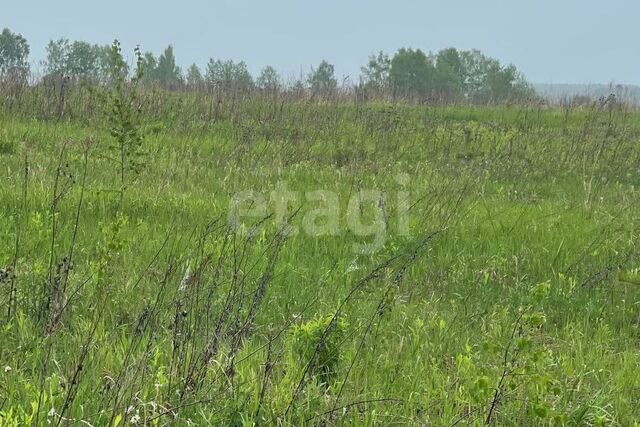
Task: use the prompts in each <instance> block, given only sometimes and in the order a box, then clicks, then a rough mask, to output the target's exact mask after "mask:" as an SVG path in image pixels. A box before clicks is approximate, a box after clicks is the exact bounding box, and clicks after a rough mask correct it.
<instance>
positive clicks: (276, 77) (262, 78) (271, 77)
mask: <svg viewBox="0 0 640 427" xmlns="http://www.w3.org/2000/svg"><path fill="white" fill-rule="evenodd" d="M256 85H257V86H258V87H259V88H260V89H263V90H268V91H277V90H278V89H280V87H281V86H282V83H281V79H280V74H278V71H276V69H275V68H273V67H272V66H270V65H267V66H266V67H264V68H263V69H262V71H260V75H259V76H258V78H257V79H256Z"/></svg>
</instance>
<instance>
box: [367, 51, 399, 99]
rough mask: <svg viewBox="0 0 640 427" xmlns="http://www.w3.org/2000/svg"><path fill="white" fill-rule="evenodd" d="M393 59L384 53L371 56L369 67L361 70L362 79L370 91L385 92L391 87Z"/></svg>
mask: <svg viewBox="0 0 640 427" xmlns="http://www.w3.org/2000/svg"><path fill="white" fill-rule="evenodd" d="M390 70H391V59H390V58H389V55H387V54H386V53H384V52H379V53H378V54H377V55H371V56H369V62H368V63H367V65H365V66H364V67H362V68H361V71H362V73H361V76H360V79H361V81H362V83H363V84H364V86H365V87H366V88H368V89H373V90H377V91H383V90H385V89H387V88H388V87H389V72H390Z"/></svg>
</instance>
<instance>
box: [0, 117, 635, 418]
mask: <svg viewBox="0 0 640 427" xmlns="http://www.w3.org/2000/svg"><path fill="white" fill-rule="evenodd" d="M254 107H255V106H247V107H246V110H243V112H242V113H241V114H231V113H229V114H228V115H225V114H221V116H220V117H219V118H218V120H217V121H216V122H215V123H214V124H212V125H206V126H205V125H203V124H202V123H200V122H198V121H197V120H196V119H195V118H194V120H193V123H192V124H191V125H190V124H189V120H188V118H189V113H188V112H187V111H185V112H183V113H182V116H179V115H178V116H176V115H175V114H174V115H170V116H167V117H166V119H162V120H161V119H159V118H158V117H155V118H150V119H149V122H150V123H164V125H163V126H155V127H154V128H153V129H152V130H151V131H150V132H149V136H148V138H147V141H146V145H145V147H146V150H147V152H148V153H147V155H146V156H145V158H144V159H145V162H146V167H145V168H144V170H143V172H142V173H141V174H140V175H139V176H136V177H135V179H133V180H132V181H131V185H130V188H128V189H127V192H126V197H125V206H124V209H122V211H120V212H119V208H118V203H117V200H118V197H117V192H116V191H114V189H117V188H118V187H117V185H118V184H117V166H116V165H115V164H114V162H113V161H112V159H111V158H112V157H113V156H114V152H113V151H111V150H110V149H109V144H110V140H109V137H108V136H107V134H106V133H105V132H104V131H103V130H101V125H100V124H99V123H97V122H85V123H83V122H82V121H81V120H74V121H73V122H63V123H56V122H49V121H35V120H34V121H28V120H26V119H18V118H15V117H13V116H11V115H5V116H4V117H3V118H2V119H0V163H1V168H0V174H1V175H2V182H3V185H2V186H1V187H0V202H1V206H2V209H1V210H0V241H1V242H3V244H2V245H1V246H0V267H2V266H9V265H11V264H12V263H13V260H14V257H15V239H16V233H19V236H20V242H19V249H18V257H17V267H16V273H17V274H16V280H15V287H16V290H17V293H16V298H15V309H14V311H13V312H12V314H11V316H10V317H9V318H7V317H6V312H7V309H8V301H9V290H8V289H9V286H10V285H9V282H8V281H5V282H4V283H2V285H1V287H0V301H1V302H2V307H3V313H2V317H3V320H2V330H1V331H0V342H2V345H1V346H0V364H1V366H2V367H3V368H4V367H5V366H6V367H7V368H6V369H3V370H2V371H0V411H2V412H0V420H2V421H1V422H3V423H7V424H11V423H19V424H22V423H26V422H28V421H29V420H34V419H35V418H36V412H39V415H37V417H38V420H39V421H38V422H42V421H43V420H44V419H45V418H47V413H49V416H48V417H49V418H50V419H52V420H57V416H56V414H60V413H61V412H62V411H63V410H64V418H65V419H76V420H79V419H84V420H87V421H89V422H91V423H92V424H94V425H103V424H107V423H108V422H112V423H115V422H121V423H122V422H125V421H127V422H128V421H130V420H131V418H132V417H136V416H139V417H140V420H141V422H145V421H147V422H156V423H159V424H165V423H168V422H170V421H171V420H172V419H173V420H174V421H175V422H177V423H178V424H179V425H181V424H183V423H186V420H192V421H194V422H196V423H198V424H201V423H205V422H207V421H208V422H210V423H211V424H212V425H217V424H219V423H222V422H224V423H232V422H233V423H237V424H245V425H250V424H251V423H253V422H256V421H259V420H264V421H268V422H275V421H276V420H279V421H280V422H281V423H284V424H286V423H293V424H296V425H297V424H301V423H302V422H304V421H305V420H306V421H308V422H309V423H312V424H316V423H319V422H321V421H322V420H325V421H328V422H330V423H341V422H345V423H349V424H351V423H362V424H371V423H384V424H386V423H390V422H397V423H400V424H407V423H408V424H414V423H416V424H420V423H423V424H434V425H451V424H453V423H455V422H456V421H459V422H461V423H462V424H469V423H471V424H473V423H480V424H481V423H483V422H484V421H485V420H486V419H487V417H488V416H489V413H491V417H492V420H493V421H495V422H497V423H498V424H501V425H505V424H506V425H509V424H511V425H532V424H540V423H541V424H548V423H552V422H556V423H559V424H563V423H569V424H570V423H572V422H573V423H577V424H583V423H587V422H588V423H594V424H597V423H599V422H605V423H607V424H616V423H617V424H619V425H630V424H632V423H633V421H635V420H636V419H637V418H638V417H639V416H640V415H639V414H638V410H637V408H638V407H640V391H639V389H638V381H639V379H638V374H637V372H638V369H639V368H640V366H639V365H640V353H639V352H638V323H639V322H640V313H639V312H638V301H640V299H639V292H640V288H639V287H638V286H635V285H633V284H623V283H620V282H618V281H617V280H616V279H615V274H616V273H617V272H618V271H620V270H623V271H624V270H630V269H632V268H633V267H635V266H637V261H638V259H637V255H636V248H637V244H636V238H637V236H638V229H637V227H638V225H639V224H638V223H639V218H638V215H637V212H638V189H637V187H638V184H639V183H640V174H639V173H638V168H637V165H638V159H639V158H640V150H639V149H638V144H637V142H638V135H639V133H638V131H637V123H638V122H639V121H640V120H639V117H637V116H636V115H626V114H623V113H621V112H613V113H610V112H609V111H606V110H603V111H592V112H584V111H575V112H568V113H565V112H563V111H537V110H527V109H520V108H495V109H489V108H487V109H481V108H462V107H458V108H446V109H445V108H442V109H426V108H418V107H416V108H413V107H388V106H372V107H368V108H366V109H364V110H362V109H356V108H355V107H352V106H347V105H338V106H335V105H334V106H307V105H296V104H291V105H287V106H286V108H284V107H280V109H279V110H278V108H275V107H271V106H265V107H264V109H263V110H261V109H259V108H257V109H256V108H254ZM283 108H284V110H283ZM277 111H279V112H280V113H279V115H278V114H276V112H277ZM270 112H273V116H272V115H270ZM194 117H195V115H194ZM86 140H90V141H92V142H91V144H90V145H91V146H90V149H89V152H88V153H89V154H88V160H87V177H86V185H85V188H84V192H82V189H81V187H82V186H81V185H80V184H81V182H82V176H83V160H82V159H83V157H82V152H83V141H86ZM65 142H69V144H67V145H66V147H67V148H66V149H65V150H64V151H63V154H62V159H63V160H62V161H59V157H60V153H61V150H62V147H63V146H65V145H64V144H65ZM25 158H26V160H27V162H28V164H29V175H28V181H27V186H26V188H25V186H24V184H23V181H24V161H25ZM60 165H61V166H62V168H59V167H58V166H60ZM57 170H60V171H61V172H64V173H66V174H69V175H70V176H72V177H73V179H74V181H71V180H67V178H66V177H65V175H61V176H60V177H59V179H58V189H59V191H60V189H66V188H67V187H66V186H67V184H68V191H64V192H63V196H62V197H60V198H59V199H58V200H57V203H56V204H55V211H56V212H57V214H56V216H55V218H56V221H55V233H54V227H53V225H54V221H53V218H54V216H52V198H53V191H54V186H55V177H56V171H57ZM401 173H404V174H408V176H409V177H410V184H409V185H408V186H406V187H402V186H401V184H399V183H398V180H397V176H398V174H401ZM283 182H285V183H286V184H287V185H288V187H289V188H290V189H292V190H294V191H299V192H305V191H313V190H317V189H326V190H331V191H335V192H336V193H337V194H338V195H339V198H340V203H341V211H342V212H344V210H345V209H346V205H347V202H348V200H349V198H350V197H351V196H352V195H353V194H354V192H356V191H357V190H358V189H377V190H381V191H385V192H387V193H388V200H389V205H388V207H387V209H388V210H389V212H388V216H389V218H390V226H391V227H394V226H395V223H394V220H395V218H396V215H395V209H396V208H397V206H395V204H394V200H395V199H394V197H395V196H394V195H395V194H397V192H398V191H400V190H403V189H405V190H406V189H408V190H410V192H411V199H412V202H413V203H415V205H414V206H413V207H412V210H411V223H412V234H411V236H409V237H402V236H398V235H396V233H393V232H390V233H389V235H388V236H387V240H386V244H385V247H384V248H383V250H381V251H380V252H378V253H376V254H374V255H372V256H362V255H358V254H356V253H354V251H353V250H352V248H351V245H352V243H354V242H358V241H362V240H363V238H361V237H358V236H353V235H352V234H351V233H348V232H347V231H346V230H344V228H345V227H344V226H345V224H344V219H343V221H342V223H341V225H342V228H343V231H342V232H341V233H340V235H339V236H336V237H331V236H329V237H322V238H312V237H309V236H307V235H305V234H299V235H297V236H294V237H291V238H289V239H287V240H286V241H285V242H284V243H283V246H282V249H281V250H280V251H278V250H277V248H278V244H279V243H278V235H277V234H276V226H275V225H274V223H273V221H271V220H269V221H267V222H266V223H265V224H263V226H262V227H261V228H260V231H259V232H258V233H257V235H256V236H255V237H254V238H252V239H247V238H246V236H233V235H231V234H228V233H227V231H226V230H225V227H224V225H225V224H226V218H227V210H228V207H229V201H230V198H231V196H232V194H234V193H235V192H237V191H241V190H245V189H252V190H256V191H260V192H263V193H264V194H265V195H268V194H269V192H270V191H272V190H273V189H274V188H276V186H277V184H278V183H283ZM4 183H6V184H4ZM25 190H26V191H25ZM23 194H26V198H24V197H23ZM81 195H82V198H83V199H82V206H81V209H80V210H79V212H80V215H79V223H78V227H77V233H76V236H77V237H76V238H75V239H76V240H75V245H72V244H71V242H72V241H73V236H74V230H76V227H75V218H76V213H77V212H78V203H79V201H80V198H81ZM296 207H301V211H300V213H299V214H298V215H297V216H296V217H295V218H294V219H293V222H294V224H300V222H301V221H302V218H303V216H304V214H305V213H306V212H308V211H309V210H311V209H313V208H314V204H313V203H312V202H305V201H304V200H301V202H300V203H299V204H297V205H296ZM434 231H440V233H439V234H437V235H436V236H435V237H434V238H432V239H430V240H429V241H428V242H427V244H426V245H425V246H420V242H422V241H423V239H424V237H425V236H429V235H430V233H432V232H434ZM365 240H367V239H366V238H365ZM72 246H73V260H72V264H73V268H72V269H71V270H70V273H69V279H68V284H67V289H66V291H65V292H64V293H60V291H58V293H55V292H53V291H52V290H51V289H52V285H51V283H52V282H55V278H56V277H57V276H60V277H62V278H64V270H65V267H64V264H62V268H61V269H60V270H61V271H62V274H56V266H57V265H58V264H59V263H62V260H63V258H64V257H65V256H68V254H69V250H70V248H71V247H72ZM51 248H53V256H51V254H52V251H51ZM276 253H277V258H276V257H274V255H275V254H276ZM398 256H399V258H395V257H398ZM272 261H273V264H274V265H275V267H273V271H271V269H270V264H271V263H272ZM371 272H376V274H375V275H373V276H371V275H370V273H371ZM50 276H51V280H50V279H49V277H50ZM265 283H266V285H265V286H264V289H262V288H261V287H262V284H265ZM547 284H548V285H547ZM353 289H355V292H353V293H351V290H353ZM262 290H264V295H263V294H262ZM63 294H64V295H63ZM52 295H53V296H52ZM256 296H258V297H256ZM56 298H57V299H58V300H56ZM47 300H50V301H51V300H52V301H51V302H50V307H51V306H53V307H55V306H56V304H62V305H64V304H67V305H66V308H65V310H64V313H63V315H62V316H61V318H59V319H54V320H53V321H52V318H51V312H52V310H53V312H55V308H54V309H51V308H50V309H49V310H46V309H45V307H46V301H47ZM230 300H231V301H232V302H233V303H232V304H231V305H227V303H228V301H230ZM338 308H339V309H340V317H341V318H342V319H343V320H344V322H345V326H344V328H345V330H344V331H343V332H344V334H343V335H342V336H341V338H340V340H339V342H338V343H337V348H338V351H339V362H338V364H337V367H336V370H337V372H335V373H333V375H331V376H330V377H329V380H328V382H329V385H328V386H324V385H321V384H320V381H319V380H318V379H317V378H315V379H314V377H313V376H306V377H305V376H304V372H303V371H304V368H305V366H306V363H305V362H306V361H304V360H300V359H299V357H298V356H297V354H296V352H295V351H294V349H295V348H297V347H296V345H294V343H293V338H292V334H291V332H290V331H291V330H292V329H293V328H294V325H300V324H305V322H309V321H310V320H312V319H314V318H316V316H325V315H327V314H331V313H335V311H336V310H337V309H338ZM254 314H255V318H254V317H253V316H254ZM247 319H251V321H249V322H247ZM217 325H221V326H220V328H217ZM243 325H244V326H246V327H244V326H243ZM47 327H49V332H51V333H50V334H46V333H45V332H44V331H45V330H46V329H47ZM329 332H331V331H329ZM213 337H218V348H217V351H216V354H215V356H214V357H212V358H211V360H208V363H200V359H201V358H202V356H203V354H206V349H207V348H209V347H208V346H209V345H210V344H211V342H212V340H213V339H214V338H213ZM268 342H271V343H272V344H271V345H268ZM303 345H304V344H303ZM83 346H84V347H83ZM505 361H506V363H505ZM80 362H81V364H82V370H78V369H77V366H78V364H79V363H80ZM265 362H268V363H265ZM265 367H267V368H266V369H265ZM312 370H313V369H312ZM196 374H197V375H196ZM74 375H75V376H76V378H77V381H74V380H73V378H74ZM303 378H304V379H305V380H304V381H302V379H303ZM70 390H71V391H72V392H71V393H70V392H69V391H70ZM496 390H498V392H497V393H496ZM496 395H497V398H496ZM71 397H73V399H71ZM65 402H69V403H68V404H67V405H65ZM38 406H39V407H40V408H39V411H37V410H35V409H34V408H38ZM492 407H493V409H492ZM52 408H53V410H52ZM127 408H131V409H129V410H128V412H127ZM342 408H344V409H342ZM172 411H173V412H172ZM173 416H175V417H176V418H175V419H174V418H172V417H173ZM136 419H137V418H134V420H136ZM151 420H153V421H151Z"/></svg>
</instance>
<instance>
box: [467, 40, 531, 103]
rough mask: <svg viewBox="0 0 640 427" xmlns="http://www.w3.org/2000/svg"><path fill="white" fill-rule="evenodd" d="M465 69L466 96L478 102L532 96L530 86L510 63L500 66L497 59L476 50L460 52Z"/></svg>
mask: <svg viewBox="0 0 640 427" xmlns="http://www.w3.org/2000/svg"><path fill="white" fill-rule="evenodd" d="M461 59H462V63H463V64H464V68H465V70H466V81H465V88H466V94H467V99H468V100H469V101H470V102H473V103H478V104H486V103H499V102H504V101H509V100H519V99H525V98H528V97H532V96H533V95H534V92H533V90H532V89H531V87H530V86H529V84H528V83H527V82H526V80H525V79H524V76H522V74H521V73H520V72H519V71H518V70H517V68H516V67H515V66H513V65H508V66H506V67H505V66H502V65H501V64H500V62H499V61H498V60H497V59H494V58H491V57H488V56H486V55H484V54H483V53H482V52H480V51H478V50H471V51H465V52H462V53H461Z"/></svg>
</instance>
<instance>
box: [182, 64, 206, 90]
mask: <svg viewBox="0 0 640 427" xmlns="http://www.w3.org/2000/svg"><path fill="white" fill-rule="evenodd" d="M186 79H187V85H189V86H192V87H198V86H201V85H202V84H203V83H204V77H203V76H202V72H201V71H200V68H198V66H197V65H196V64H191V66H190V67H189V69H187V77H186Z"/></svg>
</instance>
